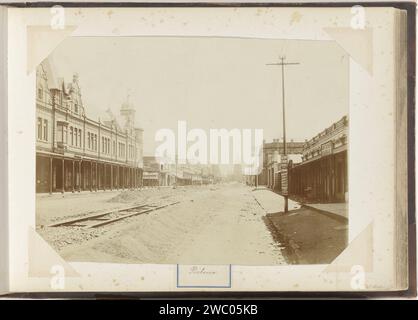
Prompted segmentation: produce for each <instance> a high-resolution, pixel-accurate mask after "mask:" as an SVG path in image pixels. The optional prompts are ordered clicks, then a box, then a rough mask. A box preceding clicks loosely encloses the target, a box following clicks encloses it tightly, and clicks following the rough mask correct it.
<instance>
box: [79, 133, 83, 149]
mask: <svg viewBox="0 0 418 320" xmlns="http://www.w3.org/2000/svg"><path fill="white" fill-rule="evenodd" d="M78 145H79V146H80V148H81V147H82V146H83V145H82V143H81V129H78Z"/></svg>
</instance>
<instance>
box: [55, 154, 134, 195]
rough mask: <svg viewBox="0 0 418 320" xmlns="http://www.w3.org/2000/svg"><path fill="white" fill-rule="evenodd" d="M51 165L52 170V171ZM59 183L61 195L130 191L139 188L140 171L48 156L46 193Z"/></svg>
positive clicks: (107, 164)
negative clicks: (102, 191) (87, 191)
mask: <svg viewBox="0 0 418 320" xmlns="http://www.w3.org/2000/svg"><path fill="white" fill-rule="evenodd" d="M54 161H55V164H56V165H55V169H56V170H54ZM58 162H60V165H58ZM58 169H60V172H59V170H58ZM58 175H60V178H59V177H58ZM59 180H61V192H62V193H64V192H65V191H72V192H75V191H78V192H80V191H81V190H90V191H98V190H107V189H109V190H113V189H134V188H140V187H142V170H141V169H140V168H133V167H129V166H123V165H118V164H109V163H103V162H98V161H93V160H81V159H80V160H72V159H71V160H68V159H64V158H60V159H59V158H55V157H52V156H51V157H49V193H52V192H53V191H54V190H53V189H54V185H55V186H57V181H59ZM54 181H55V183H54ZM56 191H58V190H56Z"/></svg>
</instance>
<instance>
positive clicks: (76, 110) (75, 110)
mask: <svg viewBox="0 0 418 320" xmlns="http://www.w3.org/2000/svg"><path fill="white" fill-rule="evenodd" d="M74 112H75V113H78V104H77V103H74Z"/></svg>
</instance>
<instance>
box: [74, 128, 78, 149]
mask: <svg viewBox="0 0 418 320" xmlns="http://www.w3.org/2000/svg"><path fill="white" fill-rule="evenodd" d="M77 132H78V129H77V128H75V127H74V145H75V146H76V147H77V146H78V139H77Z"/></svg>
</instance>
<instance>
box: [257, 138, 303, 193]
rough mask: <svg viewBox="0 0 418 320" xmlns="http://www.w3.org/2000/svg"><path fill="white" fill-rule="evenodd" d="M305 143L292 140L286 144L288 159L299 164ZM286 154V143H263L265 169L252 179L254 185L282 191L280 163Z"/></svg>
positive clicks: (278, 141) (277, 140)
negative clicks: (256, 177)
mask: <svg viewBox="0 0 418 320" xmlns="http://www.w3.org/2000/svg"><path fill="white" fill-rule="evenodd" d="M304 145H305V143H304V142H295V141H293V140H291V141H290V142H286V153H287V155H288V159H289V160H292V162H295V163H298V162H300V161H301V159H302V152H303V147H304ZM283 154H284V143H283V141H280V140H279V139H273V141H272V142H265V141H264V142H263V168H262V172H261V173H260V175H259V176H258V179H255V177H253V178H251V181H252V184H253V185H254V184H257V185H265V186H267V187H268V188H271V189H273V190H279V189H280V181H281V180H280V179H279V171H280V162H281V157H282V155H283Z"/></svg>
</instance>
